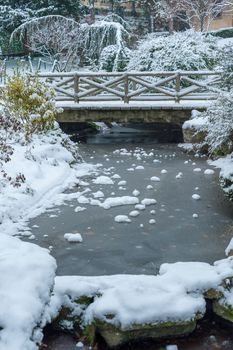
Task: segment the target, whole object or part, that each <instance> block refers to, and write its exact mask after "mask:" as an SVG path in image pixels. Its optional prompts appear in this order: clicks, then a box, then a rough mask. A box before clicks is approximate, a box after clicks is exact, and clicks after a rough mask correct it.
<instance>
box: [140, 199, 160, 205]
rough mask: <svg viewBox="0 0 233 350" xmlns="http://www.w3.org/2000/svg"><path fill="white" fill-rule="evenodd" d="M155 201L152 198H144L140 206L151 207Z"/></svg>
mask: <svg viewBox="0 0 233 350" xmlns="http://www.w3.org/2000/svg"><path fill="white" fill-rule="evenodd" d="M156 203H157V200H156V199H153V198H145V199H143V200H142V201H141V204H143V205H152V204H156Z"/></svg>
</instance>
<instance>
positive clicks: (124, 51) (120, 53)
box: [99, 45, 131, 72]
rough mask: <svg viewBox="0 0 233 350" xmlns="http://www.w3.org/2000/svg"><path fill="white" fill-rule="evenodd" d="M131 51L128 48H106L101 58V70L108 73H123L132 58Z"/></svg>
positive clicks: (113, 46) (111, 46) (112, 46)
mask: <svg viewBox="0 0 233 350" xmlns="http://www.w3.org/2000/svg"><path fill="white" fill-rule="evenodd" d="M130 54H131V50H129V49H128V48H127V47H122V48H121V49H120V50H119V47H118V46H117V45H109V46H106V47H105V48H104V49H103V50H102V52H101V54H100V58H99V69H100V70H105V71H107V72H112V71H114V70H115V71H123V70H124V69H125V68H126V66H127V64H128V62H129V58H130Z"/></svg>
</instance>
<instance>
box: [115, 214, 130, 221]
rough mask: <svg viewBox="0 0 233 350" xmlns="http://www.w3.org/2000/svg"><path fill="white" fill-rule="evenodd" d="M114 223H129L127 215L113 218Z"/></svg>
mask: <svg viewBox="0 0 233 350" xmlns="http://www.w3.org/2000/svg"><path fill="white" fill-rule="evenodd" d="M114 221H116V222H118V223H124V222H131V220H130V219H129V217H128V216H127V215H117V216H115V218H114Z"/></svg>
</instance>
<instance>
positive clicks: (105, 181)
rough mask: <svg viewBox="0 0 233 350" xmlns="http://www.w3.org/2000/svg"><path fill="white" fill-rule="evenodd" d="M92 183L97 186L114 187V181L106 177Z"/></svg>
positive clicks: (101, 176) (99, 177) (102, 176)
mask: <svg viewBox="0 0 233 350" xmlns="http://www.w3.org/2000/svg"><path fill="white" fill-rule="evenodd" d="M92 181H93V183H94V184H96V185H114V181H113V180H112V179H111V178H110V177H108V176H105V175H100V176H98V177H97V178H96V179H94V180H92Z"/></svg>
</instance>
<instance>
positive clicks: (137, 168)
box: [135, 165, 145, 170]
mask: <svg viewBox="0 0 233 350" xmlns="http://www.w3.org/2000/svg"><path fill="white" fill-rule="evenodd" d="M144 169H145V168H144V166H143V165H138V166H136V168H135V170H144Z"/></svg>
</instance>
